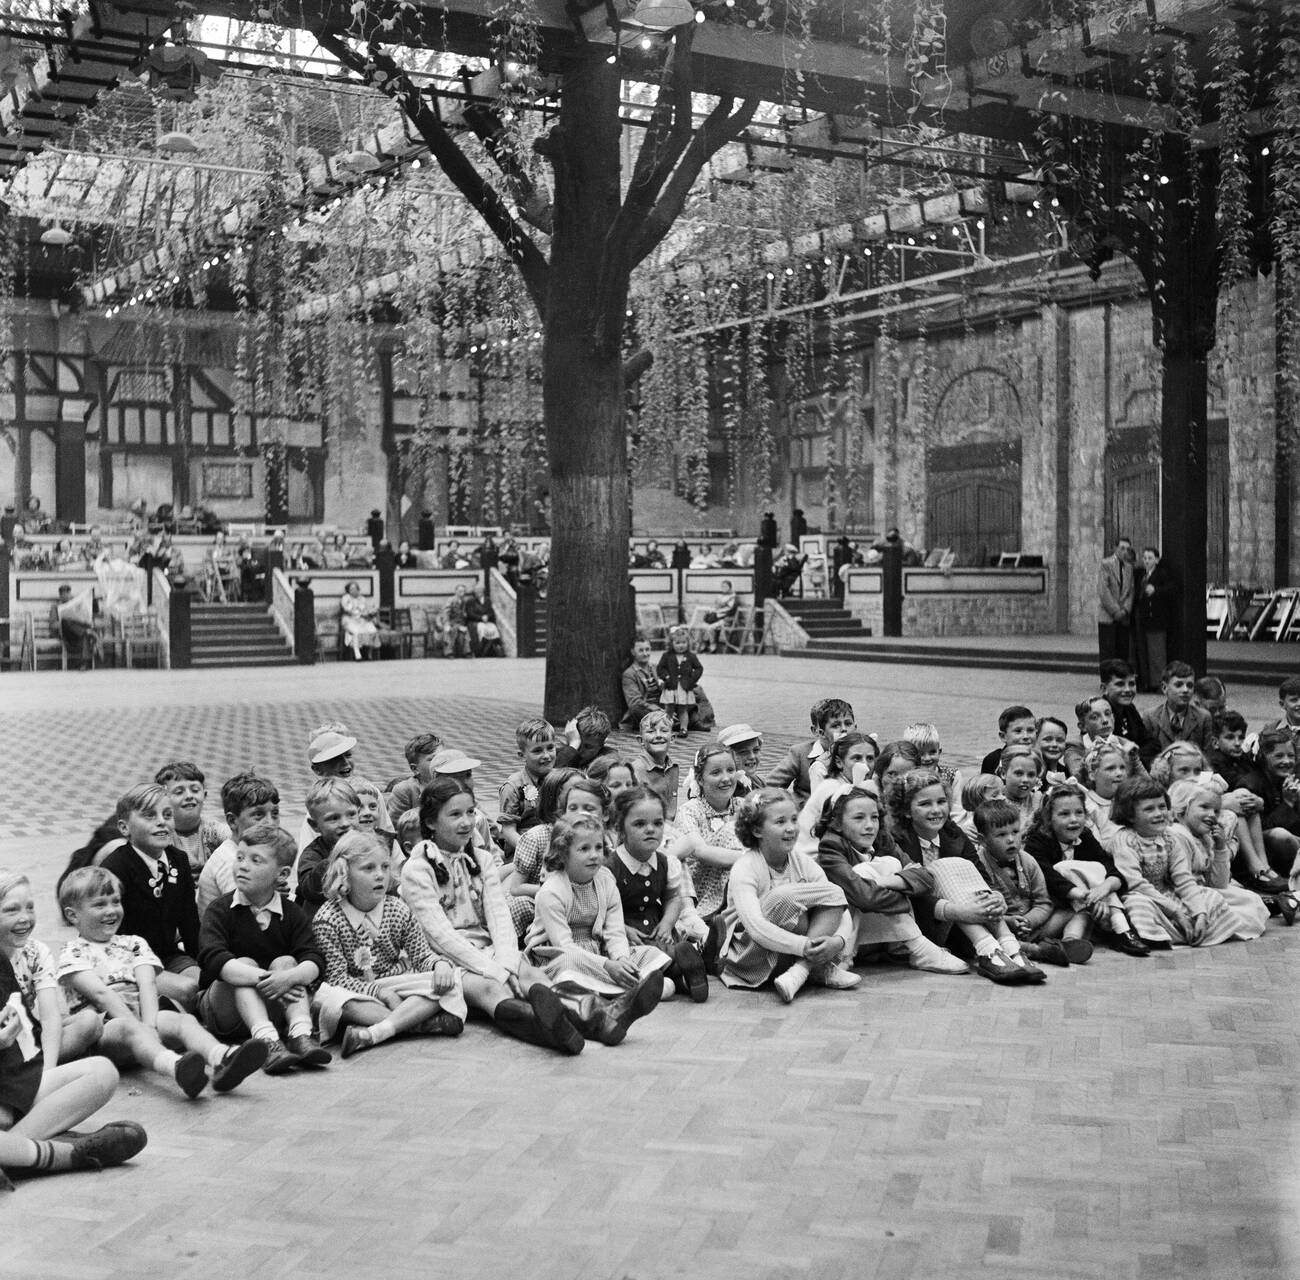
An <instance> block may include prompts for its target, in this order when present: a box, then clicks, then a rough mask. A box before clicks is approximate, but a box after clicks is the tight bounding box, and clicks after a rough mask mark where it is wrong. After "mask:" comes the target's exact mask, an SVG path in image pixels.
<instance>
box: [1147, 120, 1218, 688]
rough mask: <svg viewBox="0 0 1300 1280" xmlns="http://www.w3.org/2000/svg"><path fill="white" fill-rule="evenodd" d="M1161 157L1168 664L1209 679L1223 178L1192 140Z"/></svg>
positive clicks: (1157, 285)
mask: <svg viewBox="0 0 1300 1280" xmlns="http://www.w3.org/2000/svg"><path fill="white" fill-rule="evenodd" d="M1163 151H1164V154H1163V155H1162V166H1161V168H1162V172H1163V173H1164V175H1165V176H1166V177H1168V179H1169V181H1168V182H1167V183H1166V184H1165V185H1163V186H1160V187H1158V188H1156V190H1157V191H1158V192H1159V193H1160V200H1159V204H1158V213H1159V217H1158V218H1157V219H1155V221H1154V227H1155V234H1154V236H1153V244H1152V247H1151V251H1150V252H1151V258H1150V261H1149V262H1148V264H1147V265H1146V273H1147V275H1148V280H1149V282H1150V283H1151V285H1152V289H1151V307H1152V317H1153V320H1154V323H1155V336H1156V340H1157V342H1158V343H1159V344H1160V348H1161V366H1160V384H1161V385H1160V392H1161V394H1160V482H1161V501H1160V541H1161V544H1162V545H1161V555H1162V557H1163V558H1164V560H1165V563H1166V565H1167V566H1168V568H1169V569H1171V570H1172V571H1173V573H1174V575H1175V576H1176V578H1177V580H1178V583H1179V586H1180V588H1181V590H1180V594H1179V609H1178V617H1177V618H1176V620H1175V624H1174V634H1171V635H1170V637H1169V657H1170V660H1171V661H1172V660H1173V659H1174V658H1181V659H1182V660H1183V661H1184V662H1188V663H1190V664H1191V665H1192V666H1193V667H1194V668H1195V669H1196V672H1197V674H1198V675H1204V674H1205V658H1206V651H1205V582H1206V556H1205V538H1206V513H1207V504H1206V486H1207V481H1208V473H1209V468H1208V449H1207V440H1206V417H1207V402H1208V399H1209V369H1208V361H1209V353H1210V351H1211V349H1212V348H1213V346H1214V341H1215V332H1214V322H1215V309H1216V307H1217V305H1218V296H1219V280H1218V264H1217V255H1216V243H1215V240H1216V233H1215V220H1214V212H1215V178H1216V175H1215V172H1214V166H1213V157H1212V156H1210V157H1207V156H1204V155H1195V154H1194V153H1193V152H1192V150H1191V148H1190V147H1189V146H1188V144H1187V142H1186V141H1185V140H1182V139H1177V138H1170V137H1167V138H1165V139H1164V141H1163ZM1194 177H1195V181H1193V178H1194Z"/></svg>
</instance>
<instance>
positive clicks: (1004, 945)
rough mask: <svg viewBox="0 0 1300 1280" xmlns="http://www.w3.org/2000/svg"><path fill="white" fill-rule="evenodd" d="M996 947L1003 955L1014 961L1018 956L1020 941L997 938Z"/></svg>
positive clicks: (1017, 939)
mask: <svg viewBox="0 0 1300 1280" xmlns="http://www.w3.org/2000/svg"><path fill="white" fill-rule="evenodd" d="M998 947H999V949H1000V950H1001V951H1002V954H1003V955H1006V956H1010V957H1011V959H1013V960H1014V959H1015V958H1016V957H1017V956H1018V955H1019V954H1020V939H1019V938H999V939H998Z"/></svg>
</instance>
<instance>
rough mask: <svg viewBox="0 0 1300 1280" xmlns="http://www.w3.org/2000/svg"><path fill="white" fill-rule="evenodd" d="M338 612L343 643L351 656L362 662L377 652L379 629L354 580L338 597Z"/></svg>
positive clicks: (369, 606) (358, 585) (359, 587)
mask: <svg viewBox="0 0 1300 1280" xmlns="http://www.w3.org/2000/svg"><path fill="white" fill-rule="evenodd" d="M339 610H340V613H341V616H342V621H343V643H344V645H345V646H346V647H348V648H349V649H351V650H352V656H353V657H354V658H355V659H356V660H357V661H358V662H360V661H362V658H363V657H365V656H369V657H372V658H373V657H374V656H375V655H376V654H377V653H378V652H379V645H380V639H379V628H378V627H377V626H376V625H375V621H374V619H375V610H374V608H373V607H372V606H371V605H370V604H368V603H367V602H366V601H365V600H364V599H362V596H361V584H360V583H359V582H357V581H356V579H355V578H354V579H353V580H352V581H351V582H349V583H348V584H347V586H345V587H344V588H343V594H342V595H341V596H340V597H339Z"/></svg>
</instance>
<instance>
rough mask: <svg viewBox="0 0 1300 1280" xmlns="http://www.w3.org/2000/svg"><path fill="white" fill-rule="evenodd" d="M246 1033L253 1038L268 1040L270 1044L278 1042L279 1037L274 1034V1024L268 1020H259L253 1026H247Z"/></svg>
mask: <svg viewBox="0 0 1300 1280" xmlns="http://www.w3.org/2000/svg"><path fill="white" fill-rule="evenodd" d="M248 1034H249V1035H250V1036H252V1038H253V1039H254V1040H269V1041H270V1042H271V1044H279V1043H280V1037H279V1036H278V1035H277V1034H276V1030H275V1026H274V1024H272V1023H270V1022H259V1023H258V1024H257V1026H255V1027H249V1028H248Z"/></svg>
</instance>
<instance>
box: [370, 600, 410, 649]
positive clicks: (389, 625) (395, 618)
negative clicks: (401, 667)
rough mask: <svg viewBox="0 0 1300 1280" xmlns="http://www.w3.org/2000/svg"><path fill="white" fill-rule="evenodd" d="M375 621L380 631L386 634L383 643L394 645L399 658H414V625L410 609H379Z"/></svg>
mask: <svg viewBox="0 0 1300 1280" xmlns="http://www.w3.org/2000/svg"><path fill="white" fill-rule="evenodd" d="M377 621H378V623H379V629H380V631H381V632H386V633H387V634H386V635H385V636H384V643H385V644H391V645H396V646H397V652H398V656H399V657H402V658H411V657H414V656H415V623H414V620H413V619H412V617H411V611H410V609H399V608H396V607H394V608H391V609H380V611H379V618H378V619H377Z"/></svg>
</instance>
